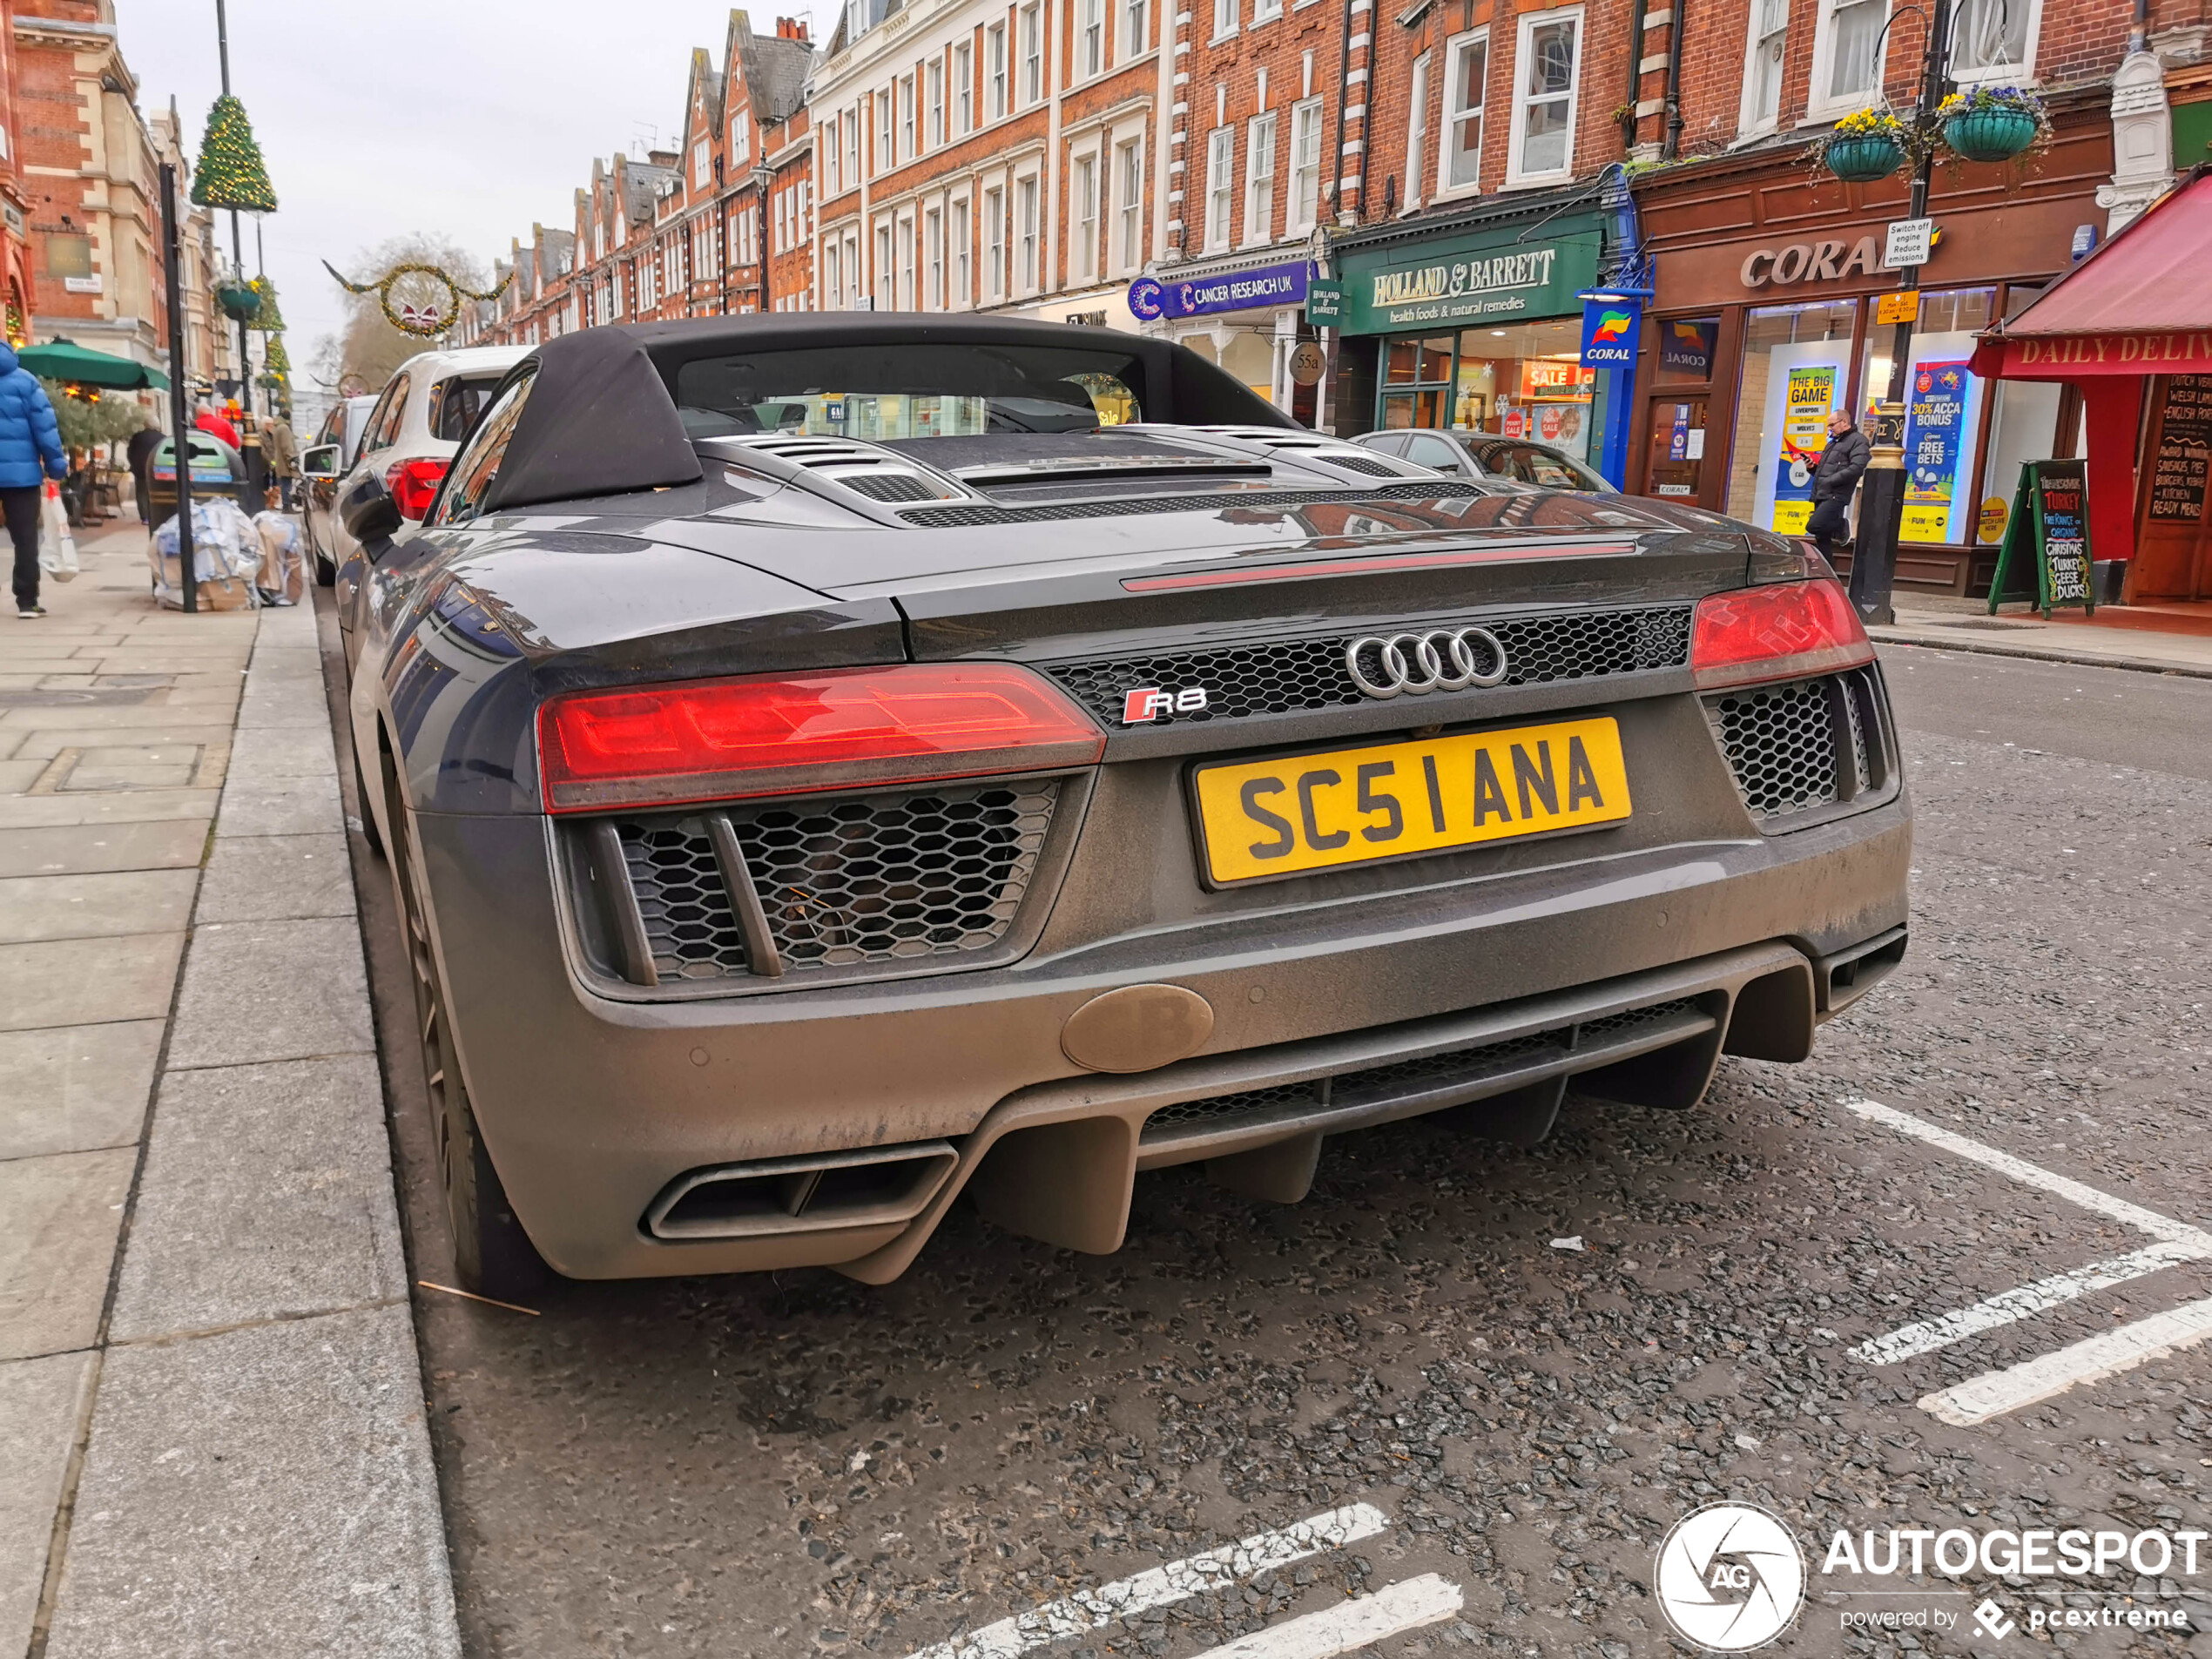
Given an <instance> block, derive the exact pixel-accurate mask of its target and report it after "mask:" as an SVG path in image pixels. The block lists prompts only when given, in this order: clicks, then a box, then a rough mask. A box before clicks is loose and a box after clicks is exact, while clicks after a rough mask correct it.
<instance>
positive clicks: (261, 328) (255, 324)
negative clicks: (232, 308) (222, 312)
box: [246, 276, 284, 334]
mask: <svg viewBox="0 0 2212 1659" xmlns="http://www.w3.org/2000/svg"><path fill="white" fill-rule="evenodd" d="M253 292H254V293H257V294H259V295H260V300H261V303H260V307H259V308H257V309H256V310H255V311H254V313H253V315H252V316H251V317H249V318H247V319H246V327H248V328H251V329H253V331H254V332H255V333H257V334H282V333H283V332H284V313H282V312H281V311H280V310H278V309H277V292H276V284H275V283H273V282H272V281H270V280H268V278H266V277H265V276H260V277H255V278H254V279H253Z"/></svg>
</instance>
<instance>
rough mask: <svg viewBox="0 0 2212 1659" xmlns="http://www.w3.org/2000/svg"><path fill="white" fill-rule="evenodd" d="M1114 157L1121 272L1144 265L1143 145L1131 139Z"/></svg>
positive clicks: (1139, 140) (1139, 141) (1140, 141)
mask: <svg viewBox="0 0 2212 1659" xmlns="http://www.w3.org/2000/svg"><path fill="white" fill-rule="evenodd" d="M1115 154H1116V157H1117V158H1119V160H1120V163H1121V175H1122V269H1123V270H1124V271H1134V270H1135V269H1136V267H1137V266H1140V265H1142V264H1143V262H1144V142H1143V139H1141V138H1131V139H1130V141H1129V142H1128V143H1127V144H1125V145H1123V146H1122V147H1121V148H1120V149H1119V150H1118V151H1116V152H1115Z"/></svg>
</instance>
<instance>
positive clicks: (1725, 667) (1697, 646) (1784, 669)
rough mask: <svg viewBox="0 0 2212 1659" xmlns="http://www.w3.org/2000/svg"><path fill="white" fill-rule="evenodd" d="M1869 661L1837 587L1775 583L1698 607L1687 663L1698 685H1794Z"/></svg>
mask: <svg viewBox="0 0 2212 1659" xmlns="http://www.w3.org/2000/svg"><path fill="white" fill-rule="evenodd" d="M1873 660H1874V646H1873V644H1872V642H1871V641H1870V640H1869V639H1868V638H1867V637H1866V630H1865V629H1864V628H1862V627H1860V626H1859V625H1858V612H1856V611H1854V610H1852V609H1851V599H1850V597H1848V596H1847V595H1846V594H1845V593H1844V590H1843V584H1842V583H1838V582H1831V581H1824V580H1821V579H1818V578H1815V579H1813V580H1811V581H1805V582H1780V583H1775V584H1774V585H1773V586H1772V587H1766V588H1745V589H1743V590H1741V591H1739V592H1736V593H1716V594H1714V595H1712V596H1711V597H1709V598H1706V599H1703V600H1700V601H1699V602H1698V605H1697V624H1696V629H1695V630H1694V631H1693V632H1692V636H1691V638H1690V645H1689V664H1690V666H1691V667H1692V668H1694V669H1695V670H1696V671H1697V683H1698V685H1701V686H1717V685H1750V684H1751V683H1752V682H1754V681H1757V680H1778V679H1793V678H1797V677H1798V676H1800V675H1804V674H1824V673H1827V672H1829V671H1831V670H1834V669H1838V668H1856V667H1858V665H1859V664H1862V663H1871V662H1872V661H1873Z"/></svg>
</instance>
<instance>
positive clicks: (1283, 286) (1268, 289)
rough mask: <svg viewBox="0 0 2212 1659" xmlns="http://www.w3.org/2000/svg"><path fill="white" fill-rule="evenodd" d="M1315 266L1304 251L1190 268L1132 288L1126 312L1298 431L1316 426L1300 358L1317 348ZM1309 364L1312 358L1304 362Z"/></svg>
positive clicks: (1312, 378) (1275, 250) (1311, 385)
mask: <svg viewBox="0 0 2212 1659" xmlns="http://www.w3.org/2000/svg"><path fill="white" fill-rule="evenodd" d="M1311 277H1312V263H1311V261H1310V260H1308V258H1307V256H1306V253H1305V249H1304V247H1303V246H1295V247H1293V246H1276V247H1272V248H1267V249H1263V250H1259V251H1258V252H1256V253H1245V254H1244V255H1242V256H1239V257H1237V258H1233V259H1212V260H1186V261H1184V262H1183V263H1180V264H1177V265H1174V266H1169V267H1167V268H1166V269H1164V270H1162V271H1160V272H1159V273H1157V274H1153V275H1147V276H1141V277H1139V278H1137V279H1136V281H1134V282H1132V283H1130V285H1129V293H1128V296H1127V299H1126V300H1125V302H1124V305H1125V309H1126V310H1127V311H1128V313H1129V314H1130V316H1132V317H1133V318H1135V319H1136V321H1137V322H1138V323H1139V324H1142V325H1143V326H1144V327H1146V328H1147V330H1148V332H1150V331H1157V332H1159V333H1162V334H1165V335H1166V336H1167V337H1168V338H1169V339H1170V340H1172V341H1175V342H1176V343H1177V344H1178V345H1182V346H1188V347H1190V348H1191V349H1192V350H1193V351H1195V352H1197V354H1199V355H1200V356H1201V357H1204V358H1207V359H1210V360H1211V361H1213V362H1216V363H1218V364H1219V365H1220V366H1221V367H1222V368H1224V369H1226V370H1227V371H1228V372H1229V373H1230V374H1233V375H1235V376H1236V377H1237V378H1238V380H1240V381H1243V382H1244V384H1245V385H1247V386H1249V387H1251V389H1252V390H1253V391H1254V392H1256V393H1258V395H1260V396H1261V397H1264V398H1265V399H1266V400H1267V401H1269V402H1270V403H1272V404H1273V405H1274V406H1275V407H1276V408H1278V409H1280V410H1282V411H1283V413H1284V414H1285V415H1289V416H1290V417H1291V419H1292V420H1294V421H1297V422H1298V424H1299V425H1300V426H1306V427H1310V426H1312V425H1313V423H1314V416H1315V414H1316V411H1317V408H1318V398H1317V392H1316V383H1317V382H1318V379H1319V376H1318V374H1305V372H1304V371H1303V369H1302V368H1301V367H1300V366H1301V364H1302V363H1303V362H1304V361H1305V357H1302V356H1301V355H1300V354H1299V353H1298V346H1299V344H1300V342H1301V341H1310V340H1312V339H1313V338H1314V337H1315V335H1314V331H1313V329H1312V327H1310V326H1308V324H1307V323H1306V320H1305V296H1306V289H1307V286H1308V283H1309V280H1310V279H1311ZM1305 355H1306V356H1311V355H1312V354H1305Z"/></svg>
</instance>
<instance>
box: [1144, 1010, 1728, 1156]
mask: <svg viewBox="0 0 2212 1659" xmlns="http://www.w3.org/2000/svg"><path fill="white" fill-rule="evenodd" d="M1695 1008H1696V1002H1695V1001H1693V1000H1692V999H1690V998H1688V997H1683V998H1678V999H1677V1000H1676V1001H1672V1002H1659V1003H1655V1004H1653V1005H1652V1006H1651V1007H1649V1008H1630V1009H1629V1010H1628V1011H1626V1012H1625V1013H1621V1014H1608V1015H1603V1016H1602V1017H1601V1018H1599V1019H1595V1020H1588V1021H1585V1022H1582V1023H1581V1025H1579V1026H1575V1027H1561V1028H1559V1029H1557V1030H1554V1031H1536V1032H1531V1033H1530V1034H1529V1035H1527V1036H1520V1037H1507V1038H1505V1039H1504V1040H1502V1041H1501V1042H1486V1043H1482V1044H1480V1045H1479V1046H1477V1047H1475V1048H1472V1049H1449V1050H1447V1051H1446V1052H1445V1053H1443V1054H1432V1055H1421V1056H1420V1058H1418V1059H1414V1060H1394V1061H1392V1062H1389V1063H1388V1064H1386V1065H1380V1066H1368V1067H1366V1068H1365V1069H1361V1070H1359V1071H1348V1072H1343V1073H1340V1074H1339V1075H1338V1076H1333V1077H1317V1078H1314V1079H1313V1080H1312V1081H1311V1082H1302V1083H1276V1084H1272V1085H1271V1086H1269V1087H1267V1088H1265V1089H1245V1090H1244V1092H1242V1093H1241V1094H1235V1095H1212V1096H1207V1097H1206V1098H1205V1099H1203V1100H1182V1101H1177V1102H1174V1103H1171V1104H1170V1105H1166V1106H1163V1107H1161V1108H1160V1109H1158V1110H1157V1111H1156V1112H1154V1113H1153V1114H1152V1115H1151V1116H1149V1117H1147V1118H1146V1119H1145V1120H1144V1135H1145V1136H1152V1135H1154V1134H1155V1132H1156V1131H1158V1130H1173V1129H1177V1128H1181V1127H1183V1126H1185V1125H1188V1124H1191V1123H1208V1124H1220V1123H1229V1122H1235V1121H1238V1120H1239V1119H1244V1118H1254V1117H1271V1116H1288V1115H1290V1114H1291V1113H1293V1112H1298V1111H1309V1110H1318V1109H1320V1108H1321V1107H1324V1106H1342V1107H1352V1106H1368V1105H1373V1104H1376V1103H1382V1102H1387V1101H1390V1100H1394V1099H1400V1098H1403V1097H1405V1096H1410V1095H1417V1094H1421V1093H1424V1092H1426V1091H1427V1090H1428V1089H1433V1088H1435V1087H1437V1086H1438V1085H1440V1084H1447V1083H1450V1082H1457V1081H1467V1082H1473V1081H1474V1080H1475V1079H1477V1078H1480V1077H1485V1076H1495V1075H1496V1074H1497V1073H1499V1072H1501V1071H1504V1070H1507V1069H1511V1068H1512V1067H1514V1065H1515V1064H1517V1063H1518V1062H1521V1061H1525V1060H1528V1059H1531V1058H1534V1057H1535V1056H1537V1055H1545V1054H1554V1055H1561V1056H1564V1055H1567V1054H1568V1052H1569V1049H1568V1038H1569V1036H1570V1035H1571V1036H1572V1037H1573V1039H1574V1051H1575V1052H1579V1051H1581V1049H1588V1048H1593V1047H1597V1046H1601V1045H1614V1044H1618V1043H1619V1042H1621V1041H1622V1039H1624V1038H1626V1037H1627V1036H1629V1035H1632V1034H1633V1033H1635V1031H1637V1030H1639V1029H1641V1028H1645V1027H1648V1026H1653V1025H1657V1024H1661V1023H1662V1022H1666V1021H1668V1020H1669V1019H1672V1018H1673V1017H1674V1016H1676V1015H1679V1014H1683V1013H1686V1012H1689V1011H1692V1010H1694V1009H1695Z"/></svg>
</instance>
